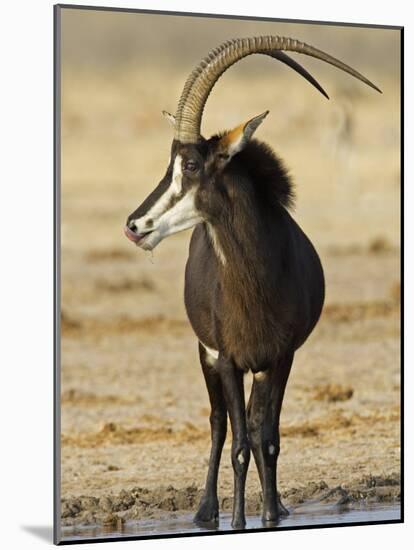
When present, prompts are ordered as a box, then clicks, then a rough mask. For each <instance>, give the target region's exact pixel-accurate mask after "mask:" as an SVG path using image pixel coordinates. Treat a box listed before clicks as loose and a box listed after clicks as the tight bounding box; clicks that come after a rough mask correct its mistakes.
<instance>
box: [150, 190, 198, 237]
mask: <svg viewBox="0 0 414 550" xmlns="http://www.w3.org/2000/svg"><path fill="white" fill-rule="evenodd" d="M194 201H195V190H192V191H188V192H187V193H186V194H185V195H184V196H183V198H182V199H180V200H179V201H178V202H176V203H175V204H174V206H172V207H171V208H170V209H169V210H167V211H166V212H164V214H163V215H162V216H161V217H160V218H159V223H158V230H159V231H160V233H161V234H162V236H163V237H166V236H167V235H172V234H173V233H178V231H184V229H189V228H190V227H193V226H194V225H196V224H197V223H200V222H201V221H202V218H201V216H200V214H199V213H198V212H197V210H196V208H195V205H194Z"/></svg>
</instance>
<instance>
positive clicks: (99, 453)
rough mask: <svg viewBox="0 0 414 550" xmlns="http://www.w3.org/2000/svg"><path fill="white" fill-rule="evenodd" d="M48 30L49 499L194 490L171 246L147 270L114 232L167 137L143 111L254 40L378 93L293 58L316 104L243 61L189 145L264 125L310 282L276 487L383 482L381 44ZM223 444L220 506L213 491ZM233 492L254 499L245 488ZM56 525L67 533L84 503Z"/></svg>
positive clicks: (389, 264) (197, 451)
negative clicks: (52, 63)
mask: <svg viewBox="0 0 414 550" xmlns="http://www.w3.org/2000/svg"><path fill="white" fill-rule="evenodd" d="M61 25H62V26H61V33H62V34H61V36H62V42H61V44H62V50H61V53H62V113H61V115H62V136H61V137H62V140H61V144H62V182H61V187H62V192H61V200H62V493H63V498H64V502H66V501H65V499H69V497H73V496H76V495H79V494H88V495H95V496H97V497H99V496H102V495H107V494H109V493H111V492H117V491H120V490H129V489H130V488H131V487H132V486H134V485H137V484H138V485H141V486H144V487H146V488H147V489H148V490H152V491H155V489H157V490H158V489H159V488H160V487H161V486H163V485H164V484H166V485H168V484H173V485H174V487H177V488H180V487H186V486H187V485H191V484H195V486H196V487H197V488H200V487H201V486H202V484H203V480H204V475H205V468H206V463H207V462H206V461H207V458H208V445H209V432H208V428H209V426H208V414H209V407H208V399H207V392H206V390H205V388H204V381H203V379H202V375H201V371H200V368H199V366H198V359H197V345H196V339H195V337H194V335H193V334H192V332H191V329H190V327H189V324H188V322H187V320H186V315H185V311H184V304H183V280H184V267H185V261H186V256H187V250H188V242H189V238H190V232H184V233H181V234H178V235H175V236H172V237H170V238H169V239H167V240H166V241H163V242H162V243H161V244H160V245H159V247H158V248H157V249H156V250H155V251H154V254H153V255H147V254H145V253H144V252H142V251H140V250H137V249H135V247H133V245H132V244H131V243H130V242H128V241H127V239H126V238H125V237H124V236H123V225H124V222H125V220H126V217H127V216H128V214H129V213H130V212H132V211H133V210H134V209H135V208H136V207H137V206H138V205H139V204H140V203H141V201H142V200H143V199H144V198H145V197H146V196H147V194H148V193H149V192H150V191H151V190H152V189H153V188H154V187H155V185H156V184H157V183H158V181H159V180H160V179H161V177H162V176H163V174H164V171H165V169H166V166H167V162H168V157H169V149H170V145H171V140H172V129H171V127H170V126H169V124H168V123H167V122H166V121H165V120H164V118H163V117H162V115H161V111H162V110H163V109H165V110H167V111H170V112H172V113H175V109H176V105H177V101H178V99H179V96H180V93H181V90H182V87H183V85H184V82H185V79H186V78H187V76H188V74H189V73H190V71H191V70H192V69H193V67H194V65H195V64H197V63H198V62H199V61H200V60H201V59H202V58H203V57H204V56H205V55H206V54H207V53H208V51H209V50H210V49H211V48H213V47H215V46H217V45H219V44H220V43H221V42H222V41H224V40H227V39H229V38H233V37H241V36H253V35H260V34H280V35H286V36H291V37H293V38H297V39H299V40H302V41H305V42H308V43H310V44H312V45H313V46H315V47H317V48H319V49H322V50H324V51H326V52H327V53H330V54H332V55H334V56H335V57H338V58H339V59H341V60H342V61H344V62H345V63H347V64H349V65H351V66H352V67H354V68H355V69H357V70H358V71H360V72H362V73H363V74H364V75H365V76H366V77H368V78H369V79H370V80H372V81H373V82H374V83H375V84H376V85H378V86H379V87H380V88H381V89H382V90H383V94H382V95H381V94H378V93H377V92H375V91H373V90H372V89H370V88H368V87H366V86H364V85H363V84H362V83H360V82H359V81H357V80H355V79H353V78H351V77H350V76H348V75H346V74H344V73H342V72H339V71H338V70H337V69H335V68H333V67H331V66H329V65H326V64H323V63H321V62H319V61H316V60H313V59H311V58H308V57H306V56H300V57H299V56H296V57H295V59H298V61H299V62H300V63H302V64H303V65H304V66H305V67H306V68H307V69H308V70H309V71H310V72H311V73H312V74H313V76H315V77H316V79H317V80H318V81H319V82H320V83H321V84H322V86H323V87H324V88H325V89H326V91H327V92H328V94H329V96H330V97H331V100H330V101H327V100H326V99H325V98H324V97H323V96H322V95H320V94H319V93H318V92H317V91H316V90H315V89H313V88H312V87H311V86H310V85H309V84H308V83H307V82H306V81H305V80H303V79H302V78H300V77H299V76H298V75H297V74H296V73H294V72H293V71H291V70H290V69H289V68H287V67H286V66H284V65H282V64H280V63H277V62H276V61H275V60H272V59H270V58H266V57H265V56H250V57H249V58H246V59H244V60H242V61H241V62H239V63H238V64H237V65H236V66H234V67H232V68H231V69H230V70H229V71H228V72H226V74H225V75H224V76H223V77H222V78H221V79H220V81H219V82H218V83H217V85H216V87H215V88H214V92H213V93H212V95H211V97H210V98H209V100H208V102H207V105H206V110H205V114H204V119H203V126H202V131H203V134H204V135H205V136H206V137H208V136H209V135H211V134H212V133H215V132H217V131H219V130H224V129H226V128H231V127H233V126H235V125H237V124H239V123H240V122H242V121H244V120H246V119H248V118H251V117H252V116H255V115H257V114H258V113H261V112H263V111H264V110H266V109H269V110H270V115H269V117H268V118H267V119H266V121H265V123H264V124H263V125H262V126H261V128H260V130H259V132H258V134H257V137H258V138H259V139H263V140H264V141H266V142H268V143H269V144H270V145H271V146H272V147H273V148H274V149H275V151H276V152H277V153H278V154H279V155H280V156H281V157H282V158H283V159H284V160H285V163H286V165H287V167H288V168H289V170H290V173H291V175H292V177H293V180H294V182H295V186H296V192H297V201H296V207H295V210H294V213H293V214H294V217H295V219H296V220H297V221H298V223H299V224H300V225H301V227H302V228H303V229H304V230H305V232H306V233H307V234H308V236H309V237H310V238H311V240H312V241H313V243H314V244H315V246H316V248H317V250H318V251H319V253H320V256H321V259H322V263H323V265H324V268H325V273H326V280H327V298H326V307H325V311H324V314H323V316H322V319H321V322H320V323H319V325H318V327H317V329H316V330H315V332H314V334H313V335H312V336H311V338H310V339H309V341H308V342H307V343H306V344H305V346H304V347H303V349H301V350H299V352H298V353H297V358H296V364H295V367H294V369H293V372H292V375H291V380H290V382H289V386H288V391H287V394H286V399H285V405H284V410H283V414H282V435H284V439H283V440H282V454H281V458H280V464H281V467H280V487H281V490H282V491H285V493H286V494H288V492H289V490H292V488H295V487H298V486H301V485H302V486H304V485H306V483H308V482H310V481H316V480H324V481H326V483H327V484H328V485H332V484H336V485H337V484H339V483H342V484H345V486H349V487H354V486H357V485H358V484H361V483H363V482H362V481H361V480H362V479H363V478H364V476H365V478H366V476H377V477H378V476H380V477H381V476H382V478H383V479H391V480H392V482H393V483H392V484H391V482H390V486H391V485H393V486H398V484H399V481H398V479H399V387H400V386H399V356H400V347H399V346H400V344H399V330H400V327H399V292H400V280H399V273H400V250H399V245H400V243H399V234H400V72H399V71H400V34H399V31H397V30H391V29H378V28H358V27H341V26H333V25H329V26H328V25H320V24H293V23H280V22H271V21H265V22H264V21H245V20H236V19H221V18H206V17H188V16H167V15H160V14H140V13H125V12H109V11H94V10H91V11H87V10H76V9H67V8H65V9H62V11H61ZM293 56H295V54H292V57H293ZM249 383H250V381H249V379H248V378H247V379H246V384H247V387H248V386H249ZM228 445H229V444H226V449H227V451H225V456H224V459H223V462H224V464H223V470H222V474H221V477H220V490H221V494H222V495H228V494H231V483H232V482H231V479H232V471H231V464H230V460H229V456H228V453H229V446H228ZM164 457H165V458H164ZM248 483H249V486H248V487H249V490H251V491H254V490H257V488H258V483H257V476H256V474H255V473H252V474H251V475H250V476H249V482H248ZM385 485H386V483H385ZM358 486H359V485H358ZM394 496H395V495H394ZM156 501H157V502H158V501H159V502H161V501H162V498H161V497H160V498H158V497H157V499H156ZM187 505H188V507H193V505H194V503H193V502H192V501H191V502H190V501H189V502H187ZM85 506H86V505H85ZM91 506H92V505H91ZM131 506H132V505H131ZM183 506H185V505H183ZM64 510H66V511H65V512H64V521H66V522H67V523H71V522H72V523H73V522H75V523H76V522H77V521H89V519H91V518H92V519H94V518H95V519H96V517H95V516H96V514H98V512H99V507H98V508H97V510H98V511H96V510H95V511H93V510H92V512H91V509H89V508H88V507H87V506H86V508H82V506H80V508H79V507H78V511H77V512H74V511H73V510H74V508H73V507H72V508H70V507H66V508H64ZM70 510H72V511H70ZM140 513H141V514H143V515H145V513H146V511H145V510H141V511H140V512H137V514H138V515H139V514H140ZM65 514H66V515H65ZM88 514H89V515H88ZM90 514H92V516H91V515H90ZM94 514H95V516H94ZM85 518H86V519H85ZM88 518H89V519H88ZM91 521H92V520H91Z"/></svg>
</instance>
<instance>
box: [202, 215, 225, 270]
mask: <svg viewBox="0 0 414 550" xmlns="http://www.w3.org/2000/svg"><path fill="white" fill-rule="evenodd" d="M206 225H207V231H208V234H209V235H210V239H211V243H212V245H213V248H214V251H215V253H216V255H217V258H218V259H219V260H220V262H221V263H222V264H223V265H226V256H225V255H224V252H223V249H222V248H221V246H220V243H219V240H218V237H217V233H216V231H215V229H214V227H213V226H212V225H210V224H209V223H207V224H206Z"/></svg>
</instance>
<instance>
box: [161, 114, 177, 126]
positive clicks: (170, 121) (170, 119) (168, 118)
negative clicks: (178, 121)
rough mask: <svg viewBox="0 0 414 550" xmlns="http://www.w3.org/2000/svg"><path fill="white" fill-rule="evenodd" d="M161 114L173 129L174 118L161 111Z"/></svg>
mask: <svg viewBox="0 0 414 550" xmlns="http://www.w3.org/2000/svg"><path fill="white" fill-rule="evenodd" d="M162 114H163V115H164V116H165V118H166V119H167V120H168V122H169V123H170V124H171V126H172V127H173V128H175V116H174V115H172V114H171V113H169V112H168V111H163V112H162Z"/></svg>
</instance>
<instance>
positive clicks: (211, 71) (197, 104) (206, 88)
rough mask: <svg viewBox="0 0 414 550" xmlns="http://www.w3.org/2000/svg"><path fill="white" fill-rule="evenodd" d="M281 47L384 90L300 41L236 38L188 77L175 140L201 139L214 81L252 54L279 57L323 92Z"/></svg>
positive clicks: (225, 44) (212, 52)
mask: <svg viewBox="0 0 414 550" xmlns="http://www.w3.org/2000/svg"><path fill="white" fill-rule="evenodd" d="M281 50H282V51H291V52H297V53H302V54H305V55H309V56H311V57H315V58H316V59H320V60H321V61H325V62H326V63H329V64H330V65H333V66H334V67H337V68H338V69H341V70H342V71H344V72H346V73H348V74H350V75H351V76H353V77H355V78H357V79H358V80H361V81H362V82H364V83H365V84H367V85H368V86H370V87H371V88H373V89H374V90H377V91H378V92H380V93H382V92H381V90H380V89H379V88H378V87H377V86H375V84H373V83H372V82H370V81H369V80H368V79H367V78H365V76H363V75H362V74H361V73H359V72H358V71H356V70H355V69H353V68H352V67H349V65H346V64H345V63H343V62H342V61H339V59H336V58H335V57H332V56H331V55H329V54H327V53H325V52H323V51H321V50H318V49H317V48H314V47H313V46H310V45H309V44H305V43H304V42H299V40H294V39H293V38H286V37H283V36H257V37H252V38H235V39H233V40H227V41H226V42H224V43H223V44H222V45H221V46H219V47H218V48H214V49H213V50H212V51H211V52H210V53H209V54H208V55H207V56H206V57H205V58H204V59H203V60H202V61H201V63H200V64H199V65H198V66H197V67H196V68H195V69H194V70H193V71H192V73H191V74H190V76H189V77H188V79H187V81H186V83H185V85H184V89H183V91H182V93H181V97H180V100H179V102H178V108H177V114H176V131H175V139H177V140H179V141H181V142H182V143H196V142H197V141H198V140H199V138H200V128H201V118H202V116H203V110H204V106H205V104H206V101H207V98H208V96H209V95H210V92H211V90H212V89H213V87H214V85H215V83H216V82H217V80H218V79H219V78H220V76H221V75H222V74H223V73H224V72H225V71H226V70H227V69H228V68H229V67H231V66H232V65H233V64H234V63H236V62H237V61H239V60H240V59H243V58H244V57H246V56H248V55H251V54H256V53H257V54H265V55H270V56H272V57H275V58H276V59H279V60H280V61H282V62H284V63H286V64H287V65H289V66H290V67H292V68H293V69H294V70H296V71H297V72H299V74H301V75H302V76H304V78H306V79H307V80H309V82H311V83H312V84H313V85H314V86H316V87H317V88H318V89H319V90H320V91H321V92H322V93H324V92H323V90H322V89H321V88H320V86H319V85H318V83H317V82H316V81H315V80H314V79H313V77H311V76H310V75H309V73H308V72H307V71H305V69H303V68H302V67H301V66H300V65H299V64H298V63H296V62H295V61H293V60H292V59H290V58H289V57H288V56H286V55H284V54H282V55H280V54H281V52H280V51H281ZM324 95H326V94H324Z"/></svg>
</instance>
